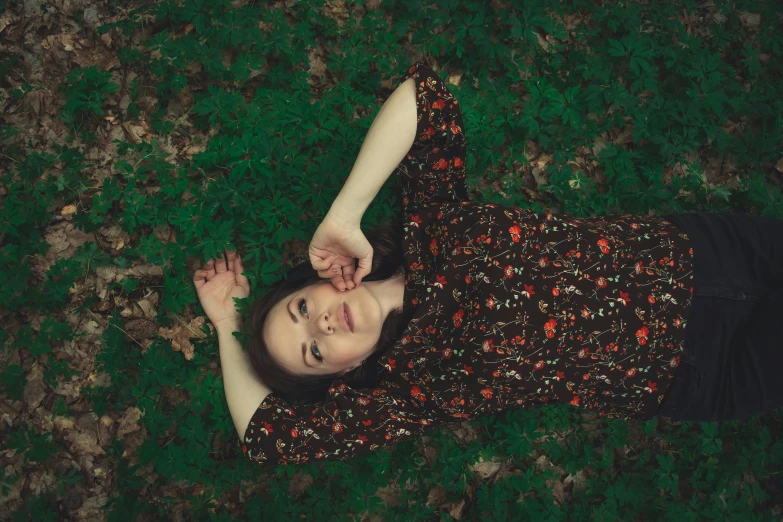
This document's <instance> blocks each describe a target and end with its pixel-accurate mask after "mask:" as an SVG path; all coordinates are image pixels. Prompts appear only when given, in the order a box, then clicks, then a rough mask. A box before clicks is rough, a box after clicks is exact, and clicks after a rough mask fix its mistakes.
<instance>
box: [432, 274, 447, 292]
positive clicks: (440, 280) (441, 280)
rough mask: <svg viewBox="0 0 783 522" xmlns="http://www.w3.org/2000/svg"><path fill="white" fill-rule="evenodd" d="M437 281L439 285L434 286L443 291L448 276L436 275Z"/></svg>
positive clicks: (434, 284)
mask: <svg viewBox="0 0 783 522" xmlns="http://www.w3.org/2000/svg"><path fill="white" fill-rule="evenodd" d="M435 280H436V281H437V283H433V286H437V287H438V288H440V289H441V290H442V289H443V285H445V284H446V276H442V275H436V276H435Z"/></svg>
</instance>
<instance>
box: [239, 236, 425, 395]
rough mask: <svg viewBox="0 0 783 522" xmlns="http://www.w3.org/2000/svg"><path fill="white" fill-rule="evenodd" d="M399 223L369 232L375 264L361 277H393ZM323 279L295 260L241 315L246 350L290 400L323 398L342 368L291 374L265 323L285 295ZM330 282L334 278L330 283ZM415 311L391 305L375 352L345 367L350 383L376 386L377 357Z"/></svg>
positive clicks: (278, 392) (398, 251) (398, 255)
mask: <svg viewBox="0 0 783 522" xmlns="http://www.w3.org/2000/svg"><path fill="white" fill-rule="evenodd" d="M400 228H401V227H400V225H383V226H380V227H377V228H375V229H374V230H372V231H368V232H366V233H365V237H366V238H367V241H369V242H370V245H371V246H372V249H373V258H372V268H371V270H370V273H369V274H368V275H367V276H365V277H364V278H363V279H362V282H365V281H383V280H386V279H389V278H390V277H392V276H393V275H394V274H395V272H396V271H397V270H398V269H399V268H400V267H401V265H402V264H403V262H404V257H403V250H402V236H401V232H402V231H401V230H400ZM319 281H325V279H323V278H321V277H319V276H318V272H316V271H315V270H313V267H312V265H311V264H310V262H309V260H307V261H304V262H302V263H299V264H297V265H295V266H294V267H293V268H291V269H290V270H289V271H288V276H287V277H286V278H285V279H282V280H280V281H278V282H277V283H275V284H273V285H272V286H271V287H270V288H269V290H268V291H267V293H266V294H265V295H264V296H263V297H261V298H259V299H258V300H256V301H255V302H254V303H253V304H252V305H250V306H249V307H248V308H247V310H246V312H245V314H243V321H242V324H243V325H245V329H244V332H243V334H244V335H243V337H244V338H245V339H246V344H247V354H248V357H249V359H250V364H251V365H252V366H253V369H254V370H255V372H256V374H257V375H258V377H259V378H260V379H261V381H262V382H263V383H264V384H265V385H266V386H268V387H269V388H270V389H271V390H272V391H273V392H274V393H275V395H278V396H280V397H281V398H283V399H285V400H287V401H289V402H305V403H317V402H320V401H322V400H325V399H326V397H327V392H328V390H329V388H330V387H331V385H332V382H333V381H334V379H335V378H337V377H340V375H339V373H334V374H330V375H323V376H304V375H293V374H291V373H288V372H287V371H286V370H285V369H284V368H282V367H281V366H279V365H278V364H277V363H275V361H274V360H273V359H272V357H271V355H270V353H269V349H268V347H267V345H266V343H265V342H264V339H263V328H264V322H265V321H266V318H267V315H269V311H270V310H271V308H272V307H273V306H274V305H275V304H276V303H277V302H279V301H280V300H281V299H284V298H285V297H287V296H289V295H291V294H292V293H294V292H296V291H297V290H300V289H302V288H304V287H306V286H309V285H312V284H314V283H317V282H319ZM329 284H331V283H329ZM412 312H413V310H412V309H411V310H409V311H407V312H404V309H403V308H398V309H394V310H391V311H390V312H389V315H388V316H387V317H386V319H385V321H384V323H383V326H382V327H381V336H380V339H379V340H378V343H377V344H376V345H375V348H374V349H373V352H372V354H371V355H370V356H369V357H368V358H367V359H366V360H365V362H364V363H363V364H361V365H360V366H359V367H358V368H356V369H354V370H352V371H349V372H346V373H345V374H344V375H343V376H342V379H343V381H344V382H345V383H346V384H348V385H349V386H351V387H352V388H357V389H358V388H369V387H374V386H376V385H377V384H378V382H379V380H380V372H381V369H382V366H381V363H380V362H379V360H380V359H381V358H382V357H383V355H384V354H385V353H386V352H387V351H388V350H389V349H390V348H392V347H393V346H394V345H395V343H396V341H397V340H398V339H400V337H401V336H402V333H403V332H404V330H405V327H406V326H407V325H408V323H409V322H410V318H411V315H412Z"/></svg>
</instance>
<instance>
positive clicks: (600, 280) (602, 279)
mask: <svg viewBox="0 0 783 522" xmlns="http://www.w3.org/2000/svg"><path fill="white" fill-rule="evenodd" d="M595 286H597V287H598V288H606V278H605V277H604V276H600V277H599V278H598V279H596V280H595Z"/></svg>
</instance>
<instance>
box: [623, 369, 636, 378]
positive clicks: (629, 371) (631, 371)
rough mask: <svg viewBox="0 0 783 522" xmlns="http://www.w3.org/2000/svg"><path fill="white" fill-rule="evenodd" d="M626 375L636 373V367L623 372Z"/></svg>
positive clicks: (629, 375) (631, 375) (630, 375)
mask: <svg viewBox="0 0 783 522" xmlns="http://www.w3.org/2000/svg"><path fill="white" fill-rule="evenodd" d="M625 375H626V377H633V376H634V375H636V368H630V369H628V370H626V372H625Z"/></svg>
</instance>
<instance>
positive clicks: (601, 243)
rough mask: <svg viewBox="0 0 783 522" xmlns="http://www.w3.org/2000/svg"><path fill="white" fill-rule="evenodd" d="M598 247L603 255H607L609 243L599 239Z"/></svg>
mask: <svg viewBox="0 0 783 522" xmlns="http://www.w3.org/2000/svg"><path fill="white" fill-rule="evenodd" d="M598 246H599V247H601V252H603V253H604V254H608V253H609V241H607V240H606V239H604V238H601V239H599V240H598Z"/></svg>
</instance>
